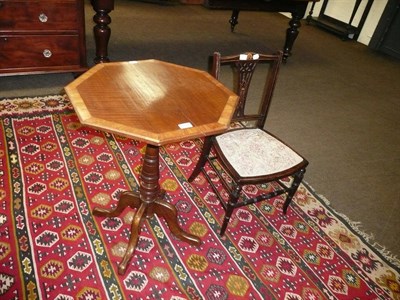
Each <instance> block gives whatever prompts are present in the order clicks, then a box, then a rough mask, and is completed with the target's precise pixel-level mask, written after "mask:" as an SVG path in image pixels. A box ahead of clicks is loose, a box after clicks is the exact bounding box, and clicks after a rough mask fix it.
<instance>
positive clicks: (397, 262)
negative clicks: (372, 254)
mask: <svg viewBox="0 0 400 300" xmlns="http://www.w3.org/2000/svg"><path fill="white" fill-rule="evenodd" d="M303 184H305V186H306V187H307V188H308V189H309V190H311V191H312V193H313V194H314V195H316V196H317V197H318V198H319V199H320V200H322V202H323V203H325V204H326V205H327V206H329V208H330V209H331V210H332V211H333V212H334V213H335V214H336V215H338V216H339V217H341V218H342V219H344V220H345V221H346V222H347V223H348V224H349V226H350V227H351V228H352V229H353V230H354V231H355V232H356V233H357V234H358V235H360V236H361V237H362V238H363V239H364V240H365V241H366V242H367V243H368V244H369V245H370V246H371V247H372V248H373V249H376V250H377V251H379V253H380V254H381V255H382V256H383V257H384V258H385V259H386V260H387V261H389V262H390V263H391V264H393V265H394V266H396V267H397V268H400V258H399V257H398V256H397V255H395V254H394V253H392V252H391V251H390V250H388V249H386V247H385V246H383V245H381V244H379V243H378V242H375V241H374V239H375V237H374V235H373V234H372V233H366V232H365V231H364V230H363V229H362V223H361V222H359V221H353V220H351V219H350V218H349V217H348V216H346V215H345V214H343V213H340V212H338V211H337V210H336V209H335V208H333V207H332V205H331V202H330V201H329V200H328V199H327V198H326V197H325V196H324V195H321V194H319V193H317V192H316V191H315V189H314V188H313V187H312V186H311V185H310V184H309V183H308V182H305V181H304V180H303Z"/></svg>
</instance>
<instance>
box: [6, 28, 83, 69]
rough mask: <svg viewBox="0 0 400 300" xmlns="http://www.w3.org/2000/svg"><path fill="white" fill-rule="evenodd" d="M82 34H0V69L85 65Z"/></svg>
mask: <svg viewBox="0 0 400 300" xmlns="http://www.w3.org/2000/svg"><path fill="white" fill-rule="evenodd" d="M79 50H80V48H79V36H78V35H32V36H30V35H28V36H26V35H8V36H7V35H0V70H1V69H3V70H5V69H10V68H12V69H23V68H29V67H33V68H35V67H38V68H43V67H55V66H71V65H75V66H76V65H78V66H79V65H81V62H80V51H79Z"/></svg>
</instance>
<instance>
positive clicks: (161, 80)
mask: <svg viewBox="0 0 400 300" xmlns="http://www.w3.org/2000/svg"><path fill="white" fill-rule="evenodd" d="M65 91H66V92H67V95H68V97H69V99H70V100H71V102H72V105H73V106H74V108H75V111H76V113H77V115H78V117H79V119H80V121H81V122H82V123H83V124H86V125H88V126H91V127H94V128H97V129H101V130H104V131H108V132H113V133H116V134H119V135H124V136H127V137H129V138H133V139H136V140H141V141H144V142H146V143H147V147H146V153H145V156H144V161H143V166H142V171H141V176H140V188H139V191H138V192H136V191H134V192H133V191H128V192H124V193H123V194H122V195H121V197H120V199H119V202H118V205H117V207H116V208H114V209H113V210H109V209H105V208H95V209H94V210H93V213H94V214H95V215H97V216H103V217H113V216H117V215H119V214H120V213H121V212H122V211H123V210H124V209H125V208H126V207H128V206H129V207H131V208H135V209H137V210H136V213H135V216H134V218H133V221H132V226H131V236H130V239H129V244H128V248H127V250H126V253H125V255H124V257H123V259H122V261H121V263H120V265H119V267H118V273H119V274H124V273H125V271H126V266H127V264H128V262H129V261H130V259H131V257H132V255H133V252H134V250H135V248H136V245H137V242H138V239H139V233H140V225H141V222H142V221H143V220H144V219H145V218H149V217H151V216H153V215H154V214H157V215H158V216H160V217H163V218H164V219H165V220H166V222H167V224H168V227H169V229H170V230H171V232H172V233H173V234H174V235H175V236H176V237H178V238H179V239H180V240H183V241H185V242H188V243H189V244H191V245H200V239H199V238H198V237H196V236H194V235H192V234H189V233H187V232H185V231H183V230H182V229H181V228H180V227H179V225H178V222H177V211H176V208H175V207H174V206H173V205H171V204H170V203H168V202H166V201H165V200H164V199H163V195H164V191H162V190H161V189H160V185H159V182H158V180H159V176H160V175H159V147H160V146H161V145H164V144H168V143H174V142H178V141H182V140H186V139H192V138H197V137H205V136H207V135H210V134H217V133H221V132H224V131H225V130H226V129H227V128H228V126H229V124H230V120H231V117H232V114H233V111H234V110H235V107H236V103H237V100H238V97H237V96H236V95H235V94H234V93H233V92H231V91H230V90H228V89H227V88H225V87H224V86H223V85H222V84H221V83H220V82H219V81H217V80H216V79H215V78H213V77H212V76H211V75H210V74H208V73H206V72H203V71H199V70H195V69H191V68H187V67H183V66H178V65H174V64H170V63H165V62H161V61H157V60H145V61H135V62H120V63H112V62H111V63H104V64H97V65H96V66H95V67H93V68H92V69H90V70H89V71H88V72H86V73H85V74H83V75H81V76H80V77H79V78H77V79H76V80H75V81H73V82H72V83H70V84H69V85H68V86H66V87H65Z"/></svg>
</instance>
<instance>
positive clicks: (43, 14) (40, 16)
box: [39, 13, 49, 23]
mask: <svg viewBox="0 0 400 300" xmlns="http://www.w3.org/2000/svg"><path fill="white" fill-rule="evenodd" d="M48 19H49V18H48V17H47V16H46V14H45V13H41V14H40V15H39V21H40V22H42V23H46V22H47V20H48Z"/></svg>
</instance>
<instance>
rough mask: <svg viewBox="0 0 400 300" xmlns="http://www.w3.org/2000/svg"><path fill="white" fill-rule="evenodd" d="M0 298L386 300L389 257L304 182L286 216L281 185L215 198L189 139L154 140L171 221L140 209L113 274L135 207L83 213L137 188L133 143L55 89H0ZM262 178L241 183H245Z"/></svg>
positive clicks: (393, 270)
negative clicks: (232, 198) (241, 198)
mask: <svg viewBox="0 0 400 300" xmlns="http://www.w3.org/2000/svg"><path fill="white" fill-rule="evenodd" d="M0 115H1V123H0V298H1V299H60V300H61V299H175V300H178V299H210V300H211V299H216V300H219V299H293V300H294V299H397V300H399V299H400V275H399V266H400V263H399V260H398V259H397V258H396V257H394V256H393V255H392V256H391V255H389V254H387V253H384V252H382V251H380V249H376V248H374V247H372V246H371V244H369V242H368V241H367V240H366V238H365V235H362V234H361V233H360V232H359V231H358V230H357V228H354V227H352V226H351V225H350V224H349V222H347V219H345V218H343V216H342V215H341V214H338V213H336V212H335V211H334V210H333V209H332V208H331V207H330V206H329V205H328V204H327V201H325V200H323V199H322V198H321V197H320V196H318V195H317V194H316V193H315V192H314V191H313V190H312V189H311V188H310V187H309V186H308V185H307V184H306V183H303V184H301V185H300V187H299V189H298V192H297V193H296V195H295V197H294V198H293V201H292V203H291V205H290V207H289V209H288V212H287V214H286V215H283V213H282V207H283V202H284V199H283V198H282V197H281V196H278V197H275V198H274V199H271V200H268V201H263V202H261V203H258V204H256V205H250V206H247V207H242V208H240V209H237V210H236V211H235V213H234V214H233V215H232V218H231V221H230V222H229V225H228V229H227V231H226V233H225V236H224V237H221V236H219V230H220V226H221V223H222V221H223V213H224V211H223V209H222V207H221V206H220V204H219V203H218V201H216V198H215V195H214V194H213V192H212V190H211V188H210V187H209V186H208V184H207V181H206V180H204V177H203V176H202V175H200V176H198V178H196V180H195V181H194V182H193V183H189V182H188V181H187V178H188V176H189V175H190V174H191V172H192V171H193V168H194V166H195V164H196V161H197V159H198V157H199V153H200V151H201V147H202V140H201V139H196V140H189V141H182V142H180V143H173V144H170V145H166V146H165V147H161V148H160V185H161V186H162V188H163V189H165V190H166V194H165V199H166V200H167V201H168V202H170V203H172V204H173V205H175V206H176V208H177V210H178V221H179V223H180V225H181V227H182V228H183V229H184V230H185V231H187V232H190V233H192V234H194V235H197V236H199V237H200V238H201V241H202V244H201V245H200V246H199V247H194V246H190V245H188V244H187V243H184V242H181V241H180V240H178V239H177V238H176V237H174V236H173V235H172V234H171V232H170V230H169V229H168V227H167V225H166V223H165V221H164V220H163V219H161V218H159V217H157V216H154V217H152V218H150V219H148V220H146V221H145V222H143V225H142V227H141V233H140V238H139V242H138V246H137V249H136V251H135V253H134V255H133V257H132V260H131V262H130V263H129V264H128V266H127V271H126V273H125V275H122V276H121V275H118V263H119V262H120V261H121V259H122V256H123V254H124V251H125V249H126V246H127V242H128V240H129V236H130V223H131V222H132V219H133V216H134V213H135V211H134V210H132V209H131V208H127V209H126V210H125V211H124V212H123V213H122V214H121V215H120V216H118V217H115V218H101V217H95V216H93V214H92V210H93V208H94V207H99V206H100V207H107V208H110V207H115V205H116V204H117V202H118V198H119V195H120V194H121V193H122V192H123V191H126V190H134V191H137V190H138V181H139V176H140V171H141V163H142V156H143V153H144V150H145V147H146V145H145V144H144V143H142V142H139V141H135V140H131V139H128V138H125V137H122V136H116V135H113V134H110V133H107V132H102V131H98V130H94V129H91V128H88V127H85V126H83V125H82V124H80V122H79V120H78V118H77V116H76V114H75V113H74V111H73V109H72V106H71V104H70V103H69V101H68V99H67V98H66V97H65V96H64V95H55V96H46V97H34V98H17V99H2V100H0ZM274 188H275V187H274V186H269V185H268V186H267V185H263V186H257V187H255V186H249V187H248V188H247V189H245V191H246V192H248V193H249V194H248V195H250V194H251V195H252V194H254V193H259V192H261V191H265V190H273V189H274Z"/></svg>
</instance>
